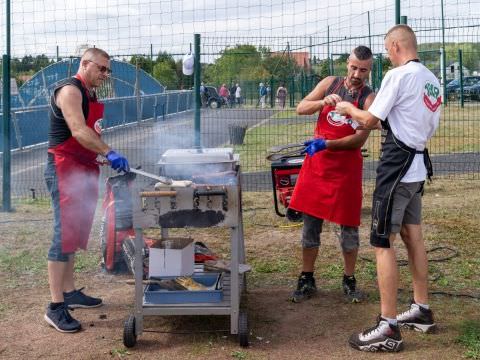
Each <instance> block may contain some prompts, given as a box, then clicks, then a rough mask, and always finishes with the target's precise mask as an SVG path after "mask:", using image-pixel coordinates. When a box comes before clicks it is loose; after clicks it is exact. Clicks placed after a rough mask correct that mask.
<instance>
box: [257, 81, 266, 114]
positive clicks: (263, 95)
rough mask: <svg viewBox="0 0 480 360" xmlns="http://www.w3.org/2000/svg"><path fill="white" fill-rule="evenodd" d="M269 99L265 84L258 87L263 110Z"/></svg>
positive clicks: (259, 101)
mask: <svg viewBox="0 0 480 360" xmlns="http://www.w3.org/2000/svg"><path fill="white" fill-rule="evenodd" d="M266 98H267V88H266V87H265V85H264V84H263V83H260V84H259V85H258V103H259V104H260V107H261V108H262V109H265V101H266Z"/></svg>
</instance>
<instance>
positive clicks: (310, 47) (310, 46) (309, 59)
mask: <svg viewBox="0 0 480 360" xmlns="http://www.w3.org/2000/svg"><path fill="white" fill-rule="evenodd" d="M308 49H309V52H308V65H309V66H310V69H309V74H310V75H312V37H311V36H310V45H309V46H308Z"/></svg>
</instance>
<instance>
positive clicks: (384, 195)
mask: <svg viewBox="0 0 480 360" xmlns="http://www.w3.org/2000/svg"><path fill="white" fill-rule="evenodd" d="M381 151H382V152H381V155H380V161H379V164H378V167H377V178H376V182H375V191H374V192H373V202H372V227H371V232H370V243H371V244H372V245H373V246H376V247H382V248H389V247H390V240H389V237H390V232H391V218H392V205H393V194H394V193H395V189H396V187H397V185H398V184H399V183H400V180H401V179H402V178H403V177H404V176H405V174H406V173H407V171H408V169H409V168H410V165H411V164H412V162H413V159H414V157H415V154H423V160H424V162H425V167H426V169H427V175H428V178H429V179H431V177H432V175H433V170H432V163H431V161H430V157H429V156H428V150H427V148H425V150H423V151H418V150H416V149H413V148H411V147H409V146H407V145H405V144H404V143H403V142H401V141H400V140H398V139H397V138H396V137H395V136H394V135H393V132H392V130H391V129H390V125H389V123H388V120H385V121H382V147H381ZM420 191H422V192H423V187H422V190H420Z"/></svg>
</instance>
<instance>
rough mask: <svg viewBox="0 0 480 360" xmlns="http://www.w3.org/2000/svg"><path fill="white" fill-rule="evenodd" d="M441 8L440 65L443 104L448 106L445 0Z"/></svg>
mask: <svg viewBox="0 0 480 360" xmlns="http://www.w3.org/2000/svg"><path fill="white" fill-rule="evenodd" d="M440 10H441V16H442V47H441V49H440V56H441V58H440V64H441V65H440V67H441V71H442V85H443V105H445V106H447V103H448V94H447V54H446V51H445V16H444V13H443V0H441V1H440Z"/></svg>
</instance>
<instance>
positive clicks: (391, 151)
mask: <svg viewBox="0 0 480 360" xmlns="http://www.w3.org/2000/svg"><path fill="white" fill-rule="evenodd" d="M385 49H386V50H387V52H388V56H389V58H390V60H391V62H392V64H393V65H394V66H395V68H394V69H392V70H390V71H388V72H387V74H386V75H385V78H384V79H383V81H382V86H381V88H380V90H379V92H378V94H377V96H376V97H375V100H374V102H373V104H372V105H371V106H370V108H369V109H368V111H363V110H360V109H358V108H355V107H353V106H352V105H351V104H350V103H345V102H340V103H338V104H337V106H336V110H337V112H339V113H341V114H343V115H351V116H352V119H355V121H357V122H358V124H359V125H360V126H361V128H365V129H372V128H375V127H377V126H378V123H379V122H381V125H382V137H383V139H382V154H381V157H380V161H379V165H378V168H377V177H376V184H375V191H374V193H373V203H372V227H371V234H370V243H371V244H372V245H373V246H375V256H376V260H377V278H378V287H379V289H380V303H381V316H380V317H379V318H378V321H377V325H376V326H375V327H372V328H370V329H368V330H366V331H364V332H362V333H356V334H353V335H352V336H351V337H350V339H349V343H350V345H351V346H352V347H353V348H355V349H358V350H364V351H378V350H383V351H390V352H394V351H399V350H401V349H402V348H403V340H402V337H401V333H400V330H399V327H400V326H401V327H407V328H411V329H415V330H418V331H421V332H430V331H432V330H433V329H435V327H436V325H435V322H434V319H433V314H432V311H431V310H430V309H429V305H428V289H427V283H428V261H427V254H426V251H425V244H424V241H423V235H422V227H421V209H422V202H421V196H422V193H423V183H424V181H425V178H426V177H427V175H428V177H429V178H430V176H431V175H432V169H431V162H430V158H429V156H428V151H427V149H426V144H427V141H428V140H429V139H430V138H431V137H432V136H433V134H434V132H435V130H436V129H437V127H438V123H439V120H440V105H441V97H440V84H439V82H438V79H437V78H436V77H435V75H434V74H433V73H432V72H431V71H430V70H428V69H427V68H426V67H425V66H423V65H422V64H421V63H420V62H419V60H418V55H417V40H416V36H415V33H414V32H413V31H412V29H411V28H410V27H408V26H407V25H396V26H394V27H393V28H392V29H390V30H389V32H388V33H387V35H386V36H385ZM387 118H388V119H387ZM397 233H400V235H401V238H402V240H403V242H404V243H405V245H406V248H407V251H408V259H409V262H410V270H411V272H412V280H413V302H412V304H411V305H410V308H409V309H408V310H407V311H405V312H403V313H401V314H399V315H397V291H398V267H397V262H396V256H395V250H394V248H393V242H394V240H395V238H396V235H397Z"/></svg>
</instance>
